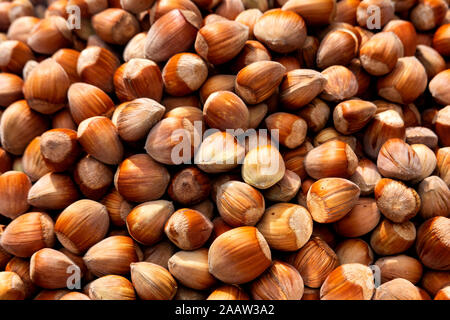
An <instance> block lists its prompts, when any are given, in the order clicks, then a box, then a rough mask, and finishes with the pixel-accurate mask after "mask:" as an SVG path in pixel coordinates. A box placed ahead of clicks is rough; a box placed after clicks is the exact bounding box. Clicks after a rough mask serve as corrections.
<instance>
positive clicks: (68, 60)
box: [52, 48, 80, 83]
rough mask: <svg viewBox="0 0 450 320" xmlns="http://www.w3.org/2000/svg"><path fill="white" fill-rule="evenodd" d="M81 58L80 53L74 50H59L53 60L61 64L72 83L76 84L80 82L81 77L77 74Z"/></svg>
mask: <svg viewBox="0 0 450 320" xmlns="http://www.w3.org/2000/svg"><path fill="white" fill-rule="evenodd" d="M79 57H80V52H78V51H76V50H73V49H67V48H63V49H59V50H58V51H56V52H55V53H54V54H53V56H52V59H53V60H55V61H56V62H58V63H59V65H60V66H61V67H62V68H63V69H64V71H66V73H67V76H68V77H69V80H70V82H72V83H75V82H79V81H80V77H79V76H78V72H77V63H78V58H79Z"/></svg>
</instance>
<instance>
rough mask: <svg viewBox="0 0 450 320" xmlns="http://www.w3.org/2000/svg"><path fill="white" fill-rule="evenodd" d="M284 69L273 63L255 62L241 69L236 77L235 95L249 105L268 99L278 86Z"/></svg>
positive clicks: (280, 65)
mask: <svg viewBox="0 0 450 320" xmlns="http://www.w3.org/2000/svg"><path fill="white" fill-rule="evenodd" d="M285 71H286V68H285V67H283V65H282V64H280V63H278V62H274V61H257V62H253V63H251V64H249V65H248V66H246V67H244V68H242V69H241V70H240V71H239V73H238V74H237V76H236V84H235V90H236V93H237V94H238V95H239V96H240V97H241V98H242V99H243V100H244V101H245V102H246V103H249V104H257V103H260V102H262V101H264V100H266V99H268V98H269V97H270V96H271V95H272V94H273V93H274V92H275V90H276V89H277V87H278V86H279V85H280V83H281V81H282V79H283V76H284V73H285Z"/></svg>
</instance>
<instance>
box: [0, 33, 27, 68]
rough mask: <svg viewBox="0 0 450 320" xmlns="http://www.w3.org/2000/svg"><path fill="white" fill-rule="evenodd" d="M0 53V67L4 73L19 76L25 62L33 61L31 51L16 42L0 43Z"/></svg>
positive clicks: (21, 43)
mask: <svg viewBox="0 0 450 320" xmlns="http://www.w3.org/2000/svg"><path fill="white" fill-rule="evenodd" d="M0 51H1V52H2V54H1V55H0V67H1V68H2V69H3V70H4V72H11V73H16V74H20V73H21V72H22V69H23V67H24V66H25V64H26V63H27V61H28V60H33V59H34V55H33V52H32V51H31V49H30V48H29V47H28V46H27V45H26V44H25V43H23V42H21V41H17V40H8V41H3V42H1V43H0Z"/></svg>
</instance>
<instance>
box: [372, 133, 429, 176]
mask: <svg viewBox="0 0 450 320" xmlns="http://www.w3.org/2000/svg"><path fill="white" fill-rule="evenodd" d="M377 167H378V170H379V171H380V173H381V174H382V175H383V176H384V177H387V178H395V179H399V180H405V181H409V180H414V179H417V178H419V176H420V175H421V171H422V163H421V161H420V158H419V156H418V155H417V153H416V152H415V151H414V149H413V148H411V146H410V145H409V144H407V143H405V142H404V141H403V140H402V139H398V138H393V139H389V140H387V141H386V142H385V143H384V144H383V145H382V146H381V148H380V152H379V153H378V159H377Z"/></svg>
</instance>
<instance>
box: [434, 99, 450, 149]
mask: <svg viewBox="0 0 450 320" xmlns="http://www.w3.org/2000/svg"><path fill="white" fill-rule="evenodd" d="M449 118H450V105H449V106H447V107H445V108H443V109H441V110H439V112H438V114H437V117H436V133H437V135H438V137H439V140H440V141H441V144H442V145H443V146H444V147H447V146H450V139H449V138H448V134H449V132H450V126H449V123H448V119H449Z"/></svg>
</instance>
